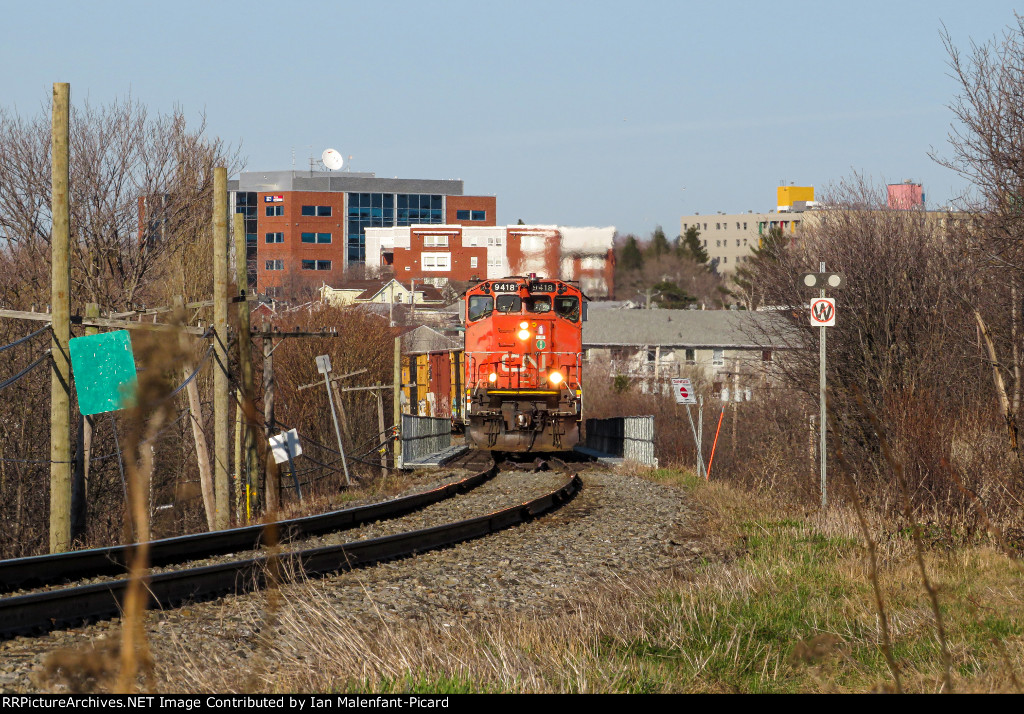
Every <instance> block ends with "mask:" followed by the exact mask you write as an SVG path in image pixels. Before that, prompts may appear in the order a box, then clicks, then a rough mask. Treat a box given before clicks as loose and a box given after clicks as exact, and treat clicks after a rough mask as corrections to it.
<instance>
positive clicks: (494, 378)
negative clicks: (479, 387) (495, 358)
mask: <svg viewBox="0 0 1024 714" xmlns="http://www.w3.org/2000/svg"><path fill="white" fill-rule="evenodd" d="M487 379H489V380H490V381H492V382H497V381H498V373H497V372H491V374H490V376H489V377H488V378H487Z"/></svg>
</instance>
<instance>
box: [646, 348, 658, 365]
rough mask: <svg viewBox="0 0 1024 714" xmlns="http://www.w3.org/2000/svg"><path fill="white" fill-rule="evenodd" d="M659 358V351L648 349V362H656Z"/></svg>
mask: <svg viewBox="0 0 1024 714" xmlns="http://www.w3.org/2000/svg"><path fill="white" fill-rule="evenodd" d="M657 359H658V351H657V350H654V349H648V350H647V364H654V363H655V362H656V361H657Z"/></svg>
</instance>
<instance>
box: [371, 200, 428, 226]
mask: <svg viewBox="0 0 1024 714" xmlns="http://www.w3.org/2000/svg"><path fill="white" fill-rule="evenodd" d="M361 195H362V196H364V197H365V196H369V195H371V194H367V193H364V194H361ZM373 195H378V194H373ZM442 203H443V197H442V196H440V195H430V194H415V193H410V194H406V193H400V194H398V225H400V226H412V225H415V224H417V223H428V224H430V223H432V224H441V223H444V216H443V215H442ZM388 225H391V224H388Z"/></svg>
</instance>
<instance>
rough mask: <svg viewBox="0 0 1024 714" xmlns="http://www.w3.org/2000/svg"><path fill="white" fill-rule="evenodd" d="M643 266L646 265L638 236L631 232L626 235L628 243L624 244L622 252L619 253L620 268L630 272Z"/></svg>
mask: <svg viewBox="0 0 1024 714" xmlns="http://www.w3.org/2000/svg"><path fill="white" fill-rule="evenodd" d="M642 267H644V255H643V253H641V252H640V246H639V245H638V244H637V242H636V236H635V235H633V234H632V233H631V234H629V235H628V236H626V244H625V245H624V246H622V252H621V253H620V255H619V269H620V270H622V271H624V272H629V271H631V270H640V269H641V268H642Z"/></svg>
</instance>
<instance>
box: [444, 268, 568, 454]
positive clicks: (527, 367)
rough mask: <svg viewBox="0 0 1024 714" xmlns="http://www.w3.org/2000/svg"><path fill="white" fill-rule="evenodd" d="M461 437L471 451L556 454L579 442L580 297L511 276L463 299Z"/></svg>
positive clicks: (563, 286)
mask: <svg viewBox="0 0 1024 714" xmlns="http://www.w3.org/2000/svg"><path fill="white" fill-rule="evenodd" d="M463 299H464V301H465V302H464V304H463V305H462V314H463V316H464V319H465V327H466V348H465V365H466V366H465V370H466V371H465V385H466V411H465V414H466V425H467V429H466V433H467V435H468V438H469V440H470V442H471V443H472V444H473V446H474V447H476V448H481V449H493V450H497V451H561V450H568V449H571V448H572V447H573V446H574V445H575V444H576V443H577V442H578V441H579V432H580V428H579V427H580V421H581V419H582V417H583V409H582V404H583V384H582V354H581V352H582V346H583V337H582V336H583V320H584V319H586V318H585V316H586V296H585V295H584V294H583V293H582V292H581V291H580V289H579V287H578V286H576V285H575V284H574V283H570V282H565V281H561V280H542V279H537V278H536V277H535V276H532V275H531V276H529V277H519V276H513V277H508V278H502V279H501V280H493V281H486V280H485V281H483V282H480V283H477V284H476V285H474V286H473V287H471V288H470V289H469V290H467V291H466V293H465V295H464V296H463Z"/></svg>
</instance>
